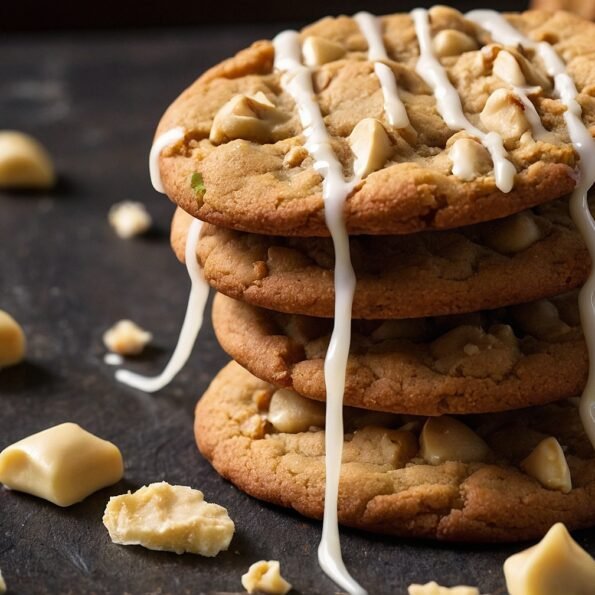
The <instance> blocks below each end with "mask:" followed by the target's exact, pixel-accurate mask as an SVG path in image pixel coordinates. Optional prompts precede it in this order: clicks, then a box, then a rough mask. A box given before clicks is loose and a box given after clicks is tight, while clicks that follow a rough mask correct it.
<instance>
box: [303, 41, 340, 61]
mask: <svg viewBox="0 0 595 595" xmlns="http://www.w3.org/2000/svg"><path fill="white" fill-rule="evenodd" d="M302 54H303V55H304V62H305V63H306V65H307V66H310V67H311V68H313V67H315V66H322V64H326V63H327V62H334V61H335V60H340V59H341V58H343V56H345V48H344V47H343V46H342V45H339V44H338V43H336V42H334V41H331V40H330V39H325V38H324V37H318V36H316V35H309V36H308V37H306V39H305V40H304V45H303V46H302Z"/></svg>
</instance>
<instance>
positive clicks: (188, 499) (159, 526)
mask: <svg viewBox="0 0 595 595" xmlns="http://www.w3.org/2000/svg"><path fill="white" fill-rule="evenodd" d="M103 524H104V525H105V526H106V527H107V530H108V531H109V535H110V538H111V540H112V541H113V542H114V543H118V544H120V545H142V546H143V547H146V548H147V549H150V550H160V551H166V552H175V553H176V554H182V553H184V552H188V553H191V554H199V555H201V556H209V557H213V556H216V555H217V554H218V553H219V552H221V551H224V550H227V548H228V547H229V544H230V542H231V538H232V537H233V534H234V531H235V526H234V523H233V521H232V520H231V519H230V518H229V515H228V514H227V510H226V509H225V508H223V506H219V505H218V504H210V503H209V502H205V499H204V495H203V493H202V492H201V491H199V490H194V489H192V488H189V487H187V486H172V485H170V484H168V483H166V482H160V483H152V484H150V485H148V486H144V487H142V488H140V489H139V490H137V491H136V492H134V493H130V492H128V493H127V494H123V495H121V496H114V497H112V498H110V500H109V502H108V504H107V507H106V509H105V513H104V515H103Z"/></svg>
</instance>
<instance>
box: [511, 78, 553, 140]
mask: <svg viewBox="0 0 595 595" xmlns="http://www.w3.org/2000/svg"><path fill="white" fill-rule="evenodd" d="M512 88H513V90H514V93H515V95H516V96H517V97H518V98H519V99H520V100H521V102H522V103H523V106H524V107H525V117H526V118H527V120H528V121H529V125H530V126H531V130H532V132H533V138H535V140H539V139H543V138H546V137H547V136H548V131H547V130H546V129H545V128H544V126H543V124H542V123H541V118H540V117H539V114H538V113H537V110H536V109H535V105H533V102H532V101H531V100H530V99H529V97H528V96H527V93H526V92H525V89H523V87H518V86H516V85H513V86H512Z"/></svg>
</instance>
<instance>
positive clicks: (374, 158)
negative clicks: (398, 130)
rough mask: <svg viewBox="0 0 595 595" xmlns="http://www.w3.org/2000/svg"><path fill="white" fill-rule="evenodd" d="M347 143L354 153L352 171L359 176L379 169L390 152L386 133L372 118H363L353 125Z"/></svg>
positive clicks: (364, 175) (363, 176)
mask: <svg viewBox="0 0 595 595" xmlns="http://www.w3.org/2000/svg"><path fill="white" fill-rule="evenodd" d="M349 145H350V146H351V150H352V151H353V154H354V155H355V162H354V164H353V171H354V173H355V175H356V176H357V177H360V178H365V177H366V176H367V175H368V174H370V173H372V172H373V171H376V170H377V169H380V168H381V167H382V166H383V165H384V164H385V163H386V160H387V159H388V158H389V157H390V154H391V144H390V139H389V138H388V134H387V133H386V130H385V129H384V126H383V125H382V124H381V123H380V122H379V121H378V120H376V119H374V118H364V119H363V120H360V121H359V122H358V123H357V124H356V125H355V128H354V129H353V130H352V132H351V134H350V135H349Z"/></svg>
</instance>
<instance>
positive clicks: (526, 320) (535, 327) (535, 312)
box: [512, 300, 572, 341]
mask: <svg viewBox="0 0 595 595" xmlns="http://www.w3.org/2000/svg"><path fill="white" fill-rule="evenodd" d="M512 313H513V316H514V318H515V320H516V321H517V323H518V325H519V326H520V328H521V330H523V331H524V332H525V333H527V334H529V335H532V336H533V337H535V338H537V339H540V340H542V341H558V340H561V339H562V340H563V339H564V337H565V336H566V335H568V333H569V332H570V331H571V330H572V329H571V327H570V326H569V325H567V324H566V323H565V322H564V321H563V320H560V313H559V312H558V309H557V308H556V306H555V305H554V304H553V303H552V302H550V301H549V300H538V301H536V302H532V303H530V304H518V305H517V306H513V307H512Z"/></svg>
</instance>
